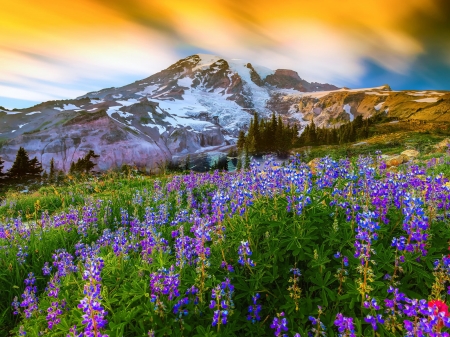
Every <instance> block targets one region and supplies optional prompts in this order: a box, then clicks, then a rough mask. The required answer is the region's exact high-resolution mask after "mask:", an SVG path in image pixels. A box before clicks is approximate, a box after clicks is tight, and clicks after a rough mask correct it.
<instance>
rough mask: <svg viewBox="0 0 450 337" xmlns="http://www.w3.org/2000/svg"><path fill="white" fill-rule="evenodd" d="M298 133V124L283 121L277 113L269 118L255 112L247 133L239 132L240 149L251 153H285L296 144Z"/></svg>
mask: <svg viewBox="0 0 450 337" xmlns="http://www.w3.org/2000/svg"><path fill="white" fill-rule="evenodd" d="M297 134H298V126H297V124H294V125H292V126H291V125H289V124H285V123H283V121H282V119H281V116H280V115H278V118H277V117H276V116H275V113H272V117H271V118H270V119H269V120H264V119H261V120H260V119H259V118H258V116H257V115H256V114H255V115H254V117H253V119H252V120H251V121H250V127H249V129H248V133H247V135H245V133H244V131H241V132H240V133H239V138H238V142H237V148H238V151H240V152H241V151H242V150H245V152H249V153H274V152H276V153H278V154H285V153H288V152H289V150H290V149H291V148H292V146H293V145H294V143H295V141H296V139H297Z"/></svg>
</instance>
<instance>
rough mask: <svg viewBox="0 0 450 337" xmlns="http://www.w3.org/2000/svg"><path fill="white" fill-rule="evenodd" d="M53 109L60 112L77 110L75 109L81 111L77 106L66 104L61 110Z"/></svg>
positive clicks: (58, 108)
mask: <svg viewBox="0 0 450 337" xmlns="http://www.w3.org/2000/svg"><path fill="white" fill-rule="evenodd" d="M53 109H55V110H59V111H65V110H75V109H79V107H77V106H76V105H73V104H64V105H63V107H62V108H60V107H54V108H53Z"/></svg>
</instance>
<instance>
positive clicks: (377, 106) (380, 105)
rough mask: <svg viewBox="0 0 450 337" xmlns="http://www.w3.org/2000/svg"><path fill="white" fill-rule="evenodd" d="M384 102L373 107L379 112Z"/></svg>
mask: <svg viewBox="0 0 450 337" xmlns="http://www.w3.org/2000/svg"><path fill="white" fill-rule="evenodd" d="M383 104H384V102H381V103H378V104H377V105H375V106H374V108H375V110H377V111H379V110H380V109H381V107H382V106H383Z"/></svg>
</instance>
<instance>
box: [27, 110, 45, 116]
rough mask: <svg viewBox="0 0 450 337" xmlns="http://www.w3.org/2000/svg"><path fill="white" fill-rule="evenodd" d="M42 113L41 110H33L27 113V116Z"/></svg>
mask: <svg viewBox="0 0 450 337" xmlns="http://www.w3.org/2000/svg"><path fill="white" fill-rule="evenodd" d="M40 113H41V112H40V111H33V112H29V113H27V114H26V115H27V116H31V115H34V114H40Z"/></svg>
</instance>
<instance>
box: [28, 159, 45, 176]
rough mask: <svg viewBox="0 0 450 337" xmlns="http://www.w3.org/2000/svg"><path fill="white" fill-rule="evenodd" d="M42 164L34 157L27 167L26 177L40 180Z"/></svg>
mask: <svg viewBox="0 0 450 337" xmlns="http://www.w3.org/2000/svg"><path fill="white" fill-rule="evenodd" d="M42 171H43V169H42V164H41V163H40V162H39V160H38V159H37V157H34V158H33V159H31V160H30V162H29V166H28V175H29V177H30V178H35V179H37V178H41V174H42Z"/></svg>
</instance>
